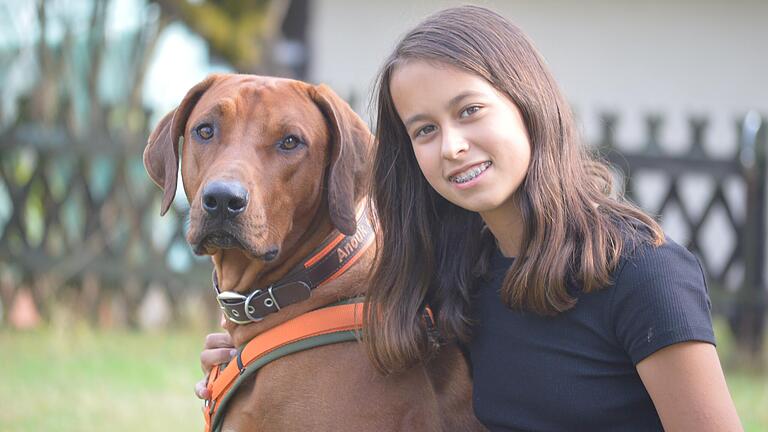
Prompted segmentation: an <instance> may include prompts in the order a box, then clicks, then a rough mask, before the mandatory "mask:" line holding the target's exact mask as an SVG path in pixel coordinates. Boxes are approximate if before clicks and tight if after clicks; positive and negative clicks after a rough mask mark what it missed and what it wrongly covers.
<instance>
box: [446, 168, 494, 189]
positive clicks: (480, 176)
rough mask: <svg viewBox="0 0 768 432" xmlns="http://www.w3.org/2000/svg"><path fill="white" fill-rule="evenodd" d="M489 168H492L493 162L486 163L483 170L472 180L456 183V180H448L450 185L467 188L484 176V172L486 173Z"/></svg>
mask: <svg viewBox="0 0 768 432" xmlns="http://www.w3.org/2000/svg"><path fill="white" fill-rule="evenodd" d="M491 168H493V164H490V165H488V167H487V168H485V170H483V171H482V172H481V173H480V174H478V175H477V176H475V178H473V179H472V180H470V181H468V182H464V183H456V182H450V183H451V185H453V186H455V187H456V188H457V189H469V188H471V187H472V186H475V185H476V184H477V183H478V182H480V180H481V179H482V178H483V177H485V173H487V172H488V171H489V170H490V169H491Z"/></svg>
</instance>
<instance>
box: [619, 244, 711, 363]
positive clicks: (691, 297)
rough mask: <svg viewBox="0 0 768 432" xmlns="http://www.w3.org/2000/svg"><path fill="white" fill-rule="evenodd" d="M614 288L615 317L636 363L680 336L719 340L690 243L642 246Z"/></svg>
mask: <svg viewBox="0 0 768 432" xmlns="http://www.w3.org/2000/svg"><path fill="white" fill-rule="evenodd" d="M612 290H613V293H612V297H613V298H612V299H611V320H612V322H613V324H614V329H615V332H616V337H617V340H618V341H619V342H620V343H621V344H622V345H623V347H624V349H625V351H626V352H627V353H628V354H629V356H630V358H631V360H632V363H633V364H635V365H637V363H639V362H640V361H642V360H643V359H644V358H646V357H648V356H649V355H651V354H653V353H654V352H656V351H658V350H660V349H661V348H664V347H666V346H668V345H672V344H675V343H678V342H684V341H702V342H708V343H711V344H714V343H715V337H714V333H713V331H712V319H711V315H710V314H711V303H710V300H709V296H708V294H707V286H706V282H705V279H704V274H703V272H702V270H701V266H700V265H699V262H698V260H697V258H696V257H695V256H694V255H693V254H692V253H690V252H689V251H688V250H687V249H685V248H684V247H682V246H680V245H678V244H676V243H674V242H672V241H669V240H667V241H666V243H665V244H663V245H661V246H659V247H654V246H651V245H643V246H641V247H638V248H637V249H636V250H634V251H632V252H631V253H630V254H629V255H628V256H627V258H626V261H625V262H624V263H623V267H622V268H621V270H620V272H619V274H618V275H617V277H616V280H615V281H614V286H613V287H612Z"/></svg>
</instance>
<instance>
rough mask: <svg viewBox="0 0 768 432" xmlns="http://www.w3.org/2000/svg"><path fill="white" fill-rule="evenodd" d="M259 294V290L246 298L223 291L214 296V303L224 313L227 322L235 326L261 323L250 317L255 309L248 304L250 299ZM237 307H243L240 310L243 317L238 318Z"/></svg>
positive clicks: (257, 319)
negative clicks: (217, 304)
mask: <svg viewBox="0 0 768 432" xmlns="http://www.w3.org/2000/svg"><path fill="white" fill-rule="evenodd" d="M260 292H261V291H260V290H256V291H254V292H253V293H251V294H249V295H248V296H247V297H246V296H244V295H242V294H239V293H236V292H232V291H224V292H220V293H218V294H217V295H216V301H217V302H218V303H219V307H220V308H221V310H223V311H224V316H226V317H227V319H228V320H230V321H232V322H233V323H236V324H248V323H250V322H255V321H261V318H255V317H253V316H252V313H253V312H255V309H254V308H253V306H251V305H250V304H248V303H249V302H250V300H251V298H253V296H254V295H258V294H259V293H260ZM238 306H242V307H243V308H242V310H243V311H244V312H245V317H241V316H240V311H239V310H238ZM245 318H247V319H245Z"/></svg>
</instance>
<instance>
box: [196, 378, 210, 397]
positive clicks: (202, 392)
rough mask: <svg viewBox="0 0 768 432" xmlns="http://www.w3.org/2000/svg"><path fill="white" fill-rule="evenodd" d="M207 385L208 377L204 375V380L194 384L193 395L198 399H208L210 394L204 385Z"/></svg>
mask: <svg viewBox="0 0 768 432" xmlns="http://www.w3.org/2000/svg"><path fill="white" fill-rule="evenodd" d="M207 384H208V375H207V374H206V376H205V378H203V379H202V380H200V381H198V382H197V384H195V395H197V397H198V398H200V399H209V398H210V397H211V392H209V391H208V388H207V387H206V385H207Z"/></svg>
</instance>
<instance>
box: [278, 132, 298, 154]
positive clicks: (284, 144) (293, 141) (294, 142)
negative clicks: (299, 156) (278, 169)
mask: <svg viewBox="0 0 768 432" xmlns="http://www.w3.org/2000/svg"><path fill="white" fill-rule="evenodd" d="M301 144H304V143H303V142H302V141H301V140H300V139H299V137H297V136H296V135H288V136H287V137H285V138H283V139H282V140H281V141H280V142H279V143H277V146H278V147H280V150H286V151H290V150H294V149H295V148H296V147H298V146H300V145H301Z"/></svg>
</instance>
